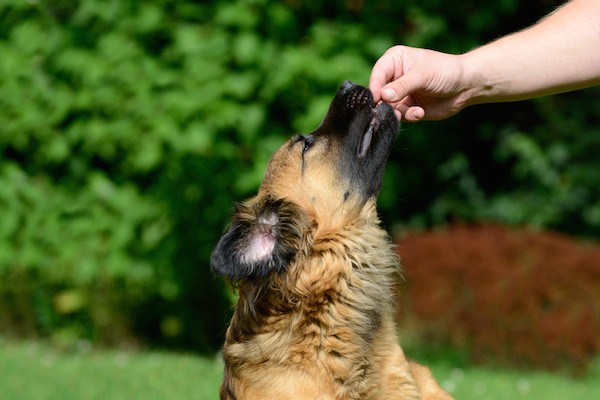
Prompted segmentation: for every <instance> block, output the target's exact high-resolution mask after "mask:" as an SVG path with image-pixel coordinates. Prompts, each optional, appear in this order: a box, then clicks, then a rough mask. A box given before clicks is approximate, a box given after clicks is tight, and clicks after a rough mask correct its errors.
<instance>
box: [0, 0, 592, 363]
mask: <svg viewBox="0 0 600 400" xmlns="http://www.w3.org/2000/svg"><path fill="white" fill-rule="evenodd" d="M560 3H561V2H560V1H551V0H530V1H527V2H524V1H518V0H490V1H486V2H481V1H474V0H460V1H458V0H457V1H444V0H406V1H402V2H398V1H392V0H375V1H368V2H367V1H361V0H346V1H330V2H301V1H298V0H286V1H269V0H248V1H240V0H238V1H222V0H221V1H200V2H198V1H191V0H180V1H171V0H144V1H142V0H138V1H136V0H104V1H101V0H80V1H75V0H29V1H23V0H2V1H1V2H0V155H1V157H0V335H4V336H9V337H32V338H45V339H49V340H50V341H52V342H55V343H57V344H59V345H65V346H71V345H73V344H77V343H81V341H82V340H83V341H85V342H90V343H94V344H101V345H115V346H122V345H133V346H136V347H137V346H151V347H159V348H163V349H164V348H171V349H179V350H186V351H194V352H201V353H204V354H211V353H213V352H215V351H216V350H218V348H219V346H220V344H221V343H222V340H223V333H224V330H225V327H226V324H227V321H228V316H229V313H230V308H231V295H230V293H229V292H228V290H227V289H226V287H225V285H224V283H223V282H222V280H220V279H217V278H215V277H213V275H212V273H211V272H210V268H209V257H210V252H211V250H212V248H213V246H214V244H215V243H216V241H217V240H218V238H219V236H220V234H221V232H222V231H223V229H224V228H225V226H226V224H227V221H228V216H229V213H230V209H231V205H232V204H233V202H234V201H238V200H241V199H243V198H245V197H248V196H250V195H252V194H253V193H254V192H255V191H256V189H257V187H258V184H259V182H260V180H261V178H262V174H263V171H264V168H265V165H266V162H267V160H268V158H269V156H270V154H271V152H272V151H273V150H274V149H275V148H276V147H277V146H279V145H280V144H281V143H282V142H283V141H284V140H285V139H286V138H287V137H288V136H290V135H291V134H294V133H301V132H309V131H311V130H313V129H314V128H315V127H316V126H317V125H318V124H319V122H320V121H321V119H322V117H323V116H324V114H325V112H326V110H327V107H328V104H329V102H330V100H331V98H332V96H333V94H334V93H335V91H336V90H337V87H338V86H339V84H340V83H341V82H342V81H343V80H345V79H350V80H352V81H354V82H357V83H360V84H363V85H366V84H367V83H368V79H369V74H370V70H371V67H372V65H373V63H374V62H375V61H376V60H377V58H378V57H379V56H380V55H381V54H383V52H384V51H385V50H386V49H387V48H389V47H391V46H392V45H394V44H396V43H404V44H408V45H414V46H420V47H427V48H433V49H436V50H441V51H446V52H452V53H458V52H464V51H467V50H469V49H471V48H473V47H475V46H477V45H480V44H483V43H485V42H487V41H489V40H492V39H494V38H497V37H499V36H501V35H503V34H507V33H510V32H513V31H515V30H518V29H521V28H523V27H525V26H527V25H529V24H531V23H533V22H535V21H536V20H537V19H538V18H539V17H541V16H542V15H544V14H546V13H547V12H549V11H550V10H552V9H553V8H554V7H555V6H557V5H558V4H560ZM599 99H600V89H599V88H594V89H588V90H584V91H579V92H574V93H569V94H564V95H559V96H552V97H547V98H542V99H537V100H534V101H528V102H520V103H512V104H494V105H481V106H477V107H473V108H470V109H466V110H464V111H463V112H461V113H460V114H459V115H457V116H455V117H453V118H451V119H448V120H445V121H440V122H423V123H419V124H415V125H409V124H405V125H403V127H402V130H401V133H400V135H399V137H398V139H397V141H396V144H395V149H394V151H393V153H392V157H391V158H392V159H391V161H390V163H389V166H388V169H387V172H386V177H385V182H384V187H383V190H382V193H381V198H380V210H381V214H382V216H383V220H384V222H385V225H386V227H387V228H388V229H389V230H390V231H391V232H393V233H394V234H395V235H401V234H402V233H403V232H405V231H408V230H414V229H426V228H431V227H438V226H443V225H446V224H448V223H451V222H454V221H467V222H477V221H497V222H500V223H503V224H508V225H515V226H520V225H532V226H535V227H539V228H548V229H553V230H558V231H561V232H563V233H566V234H569V235H572V236H575V237H578V238H597V237H600V185H599V184H598V183H599V174H600V157H599V156H598V155H599V154H600V124H599V122H600V107H599V106H598V100H599Z"/></svg>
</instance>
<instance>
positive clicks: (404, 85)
mask: <svg viewBox="0 0 600 400" xmlns="http://www.w3.org/2000/svg"><path fill="white" fill-rule="evenodd" d="M425 85H426V81H425V76H424V75H423V74H419V72H414V70H409V71H407V72H406V73H405V74H404V75H402V76H401V77H399V78H398V79H396V80H395V81H393V82H390V83H388V84H387V85H385V86H383V87H382V88H381V90H380V93H381V99H382V100H383V101H385V102H387V103H394V102H398V101H401V100H402V99H404V98H405V97H406V96H408V95H410V94H411V93H413V92H416V91H417V90H419V89H422V88H423V87H424V86H425Z"/></svg>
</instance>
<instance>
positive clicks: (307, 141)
mask: <svg viewBox="0 0 600 400" xmlns="http://www.w3.org/2000/svg"><path fill="white" fill-rule="evenodd" d="M313 144H315V137H314V136H312V135H309V136H304V145H303V147H302V153H306V152H307V151H308V149H310V148H311V147H312V145H313Z"/></svg>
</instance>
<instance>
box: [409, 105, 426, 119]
mask: <svg viewBox="0 0 600 400" xmlns="http://www.w3.org/2000/svg"><path fill="white" fill-rule="evenodd" d="M424 117H425V110H424V109H423V107H419V106H413V107H410V108H409V109H408V110H407V111H406V112H405V113H404V120H405V121H408V122H419V121H421V120H422V119H423V118H424Z"/></svg>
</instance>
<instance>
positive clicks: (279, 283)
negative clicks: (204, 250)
mask: <svg viewBox="0 0 600 400" xmlns="http://www.w3.org/2000/svg"><path fill="white" fill-rule="evenodd" d="M325 139H326V138H323V139H322V140H320V141H319V142H318V143H317V144H316V145H315V148H314V149H311V151H310V152H307V153H306V154H304V155H303V154H302V152H301V151H299V149H298V147H297V146H298V145H297V144H296V143H295V142H294V140H293V139H292V140H290V141H289V142H288V143H286V144H284V145H283V146H281V147H280V149H279V150H278V151H277V152H276V153H275V154H274V155H273V157H272V158H271V161H270V163H269V166H268V168H267V173H266V175H265V179H264V181H263V183H262V185H261V187H260V190H259V192H258V194H257V196H256V197H254V198H252V199H250V200H248V201H247V202H246V203H245V204H244V205H243V207H242V208H243V209H244V210H246V211H244V215H243V216H240V218H242V217H243V218H246V219H249V220H252V221H259V220H260V218H261V217H260V216H257V215H254V214H253V211H252V210H261V207H262V204H263V203H265V202H267V201H268V199H282V200H285V201H286V202H289V203H290V204H293V205H294V207H292V208H291V209H290V211H289V213H290V214H291V215H293V216H294V221H295V222H294V223H295V225H294V227H295V228H294V229H295V230H294V232H298V234H297V235H296V236H295V239H294V240H291V239H290V241H289V243H291V244H290V245H293V246H294V247H295V250H296V251H297V254H296V255H295V258H294V259H293V261H292V262H291V263H290V264H289V265H288V266H287V268H286V269H285V271H284V272H281V273H272V274H270V275H268V276H267V277H266V278H263V279H247V280H241V281H240V282H238V283H237V289H238V292H239V301H238V304H237V306H236V311H235V313H234V316H233V318H232V321H231V324H230V326H229V329H228V331H227V335H226V342H225V345H224V349H223V355H224V360H225V376H224V381H223V384H222V387H221V399H228V400H234V399H235V400H246V399H255V400H271V399H272V400H286V399H290V400H291V399H294V400H301V399H307V400H308V399H311V400H315V399H322V400H346V399H348V400H350V399H362V400H364V399H372V400H375V399H377V400H384V399H396V400H398V399H421V398H422V399H427V400H434V399H441V400H446V399H450V396H449V395H448V394H447V393H446V392H444V391H443V390H442V389H441V388H440V387H439V386H438V385H437V383H436V382H435V380H434V379H433V377H432V376H431V373H430V372H429V370H428V369H427V368H425V367H423V366H420V365H418V364H415V363H409V361H407V359H406V357H405V356H404V353H403V351H402V349H401V347H400V346H399V344H398V337H397V335H396V327H395V324H394V319H393V300H392V299H393V293H392V287H393V285H394V283H395V280H396V278H397V276H398V274H399V260H398V258H397V256H396V252H395V251H394V247H393V246H392V244H391V241H390V240H389V237H388V235H387V233H386V232H385V231H384V230H383V229H381V228H380V223H379V219H378V217H377V212H376V197H372V198H370V199H368V200H367V201H366V203H361V201H360V199H359V197H358V196H357V195H354V194H351V195H349V196H348V197H347V198H344V197H343V196H342V195H341V194H342V193H343V192H344V190H347V187H346V185H347V184H348V182H346V181H344V180H343V179H340V178H339V176H338V175H336V173H335V171H336V167H337V164H338V163H339V157H340V155H339V154H338V151H337V149H336V148H335V146H333V145H332V143H330V142H328V141H327V140H325ZM257 213H259V214H260V211H257Z"/></svg>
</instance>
